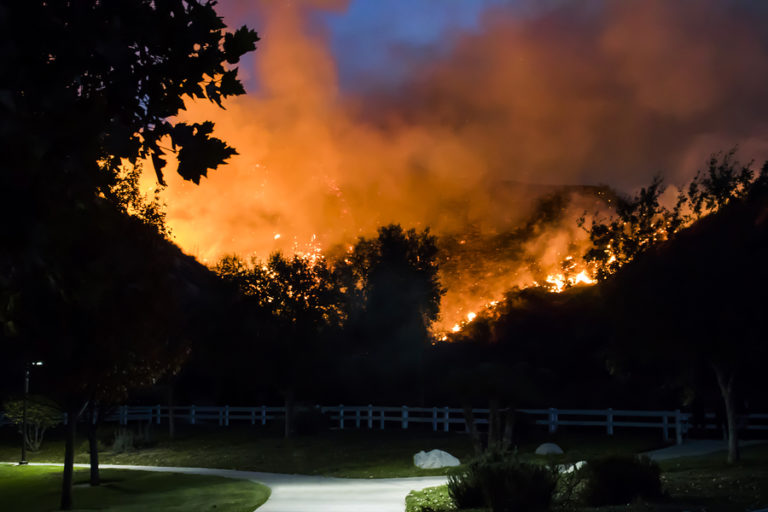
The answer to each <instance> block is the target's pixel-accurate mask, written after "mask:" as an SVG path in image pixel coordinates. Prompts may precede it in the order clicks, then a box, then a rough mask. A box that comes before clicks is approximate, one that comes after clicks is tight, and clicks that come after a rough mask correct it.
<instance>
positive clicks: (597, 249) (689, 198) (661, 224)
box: [580, 148, 768, 279]
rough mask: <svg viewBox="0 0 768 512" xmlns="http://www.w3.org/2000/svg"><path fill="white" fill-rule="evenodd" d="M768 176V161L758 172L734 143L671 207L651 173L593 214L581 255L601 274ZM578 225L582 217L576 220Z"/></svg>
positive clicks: (745, 192)
mask: <svg viewBox="0 0 768 512" xmlns="http://www.w3.org/2000/svg"><path fill="white" fill-rule="evenodd" d="M766 177H768V167H764V168H763V170H762V172H761V173H760V174H759V175H757V173H755V171H754V170H753V169H752V162H750V163H748V164H746V165H742V164H741V163H739V161H738V160H737V158H736V149H735V148H734V149H732V150H730V151H728V152H720V153H716V154H713V155H712V156H711V157H710V158H709V160H708V161H707V164H706V167H705V168H704V169H702V170H700V171H699V172H698V173H697V174H696V176H695V177H694V179H693V180H692V181H691V183H690V184H689V185H688V187H687V188H686V189H684V190H682V191H681V192H680V193H679V194H678V196H677V199H676V201H675V204H674V206H673V207H671V208H669V207H666V206H664V205H663V204H661V203H660V197H661V195H662V193H663V192H664V186H663V180H662V179H661V177H658V176H657V177H655V178H654V179H653V181H652V182H651V184H650V185H648V186H647V187H643V188H642V189H640V192H638V193H637V194H636V195H635V196H634V197H632V198H623V199H619V200H618V201H617V202H616V208H615V212H614V214H613V216H612V217H610V218H607V219H605V218H595V219H593V220H592V222H591V224H590V225H589V227H588V228H587V231H588V233H589V237H590V241H591V243H592V246H591V247H590V248H589V250H588V251H587V253H586V254H585V256H584V258H585V260H587V261H588V262H589V263H591V264H592V265H594V266H595V268H596V272H597V276H598V278H599V279H605V278H606V277H608V276H609V275H611V274H614V273H616V271H617V270H618V269H619V268H621V267H622V266H624V265H626V264H627V263H628V262H630V261H632V260H633V259H634V258H636V257H637V256H639V255H640V254H642V253H643V252H645V251H646V250H648V249H649V248H650V247H653V246H654V245H656V244H657V243H659V242H663V241H666V240H669V239H671V238H673V237H674V236H675V234H676V233H677V232H678V231H680V230H681V229H683V228H685V227H687V226H690V225H691V224H692V223H694V222H695V221H697V220H699V219H701V218H702V217H704V216H706V215H709V214H711V213H714V212H716V211H718V210H719V209H721V208H722V207H724V206H725V205H727V204H728V203H730V202H731V201H734V200H738V199H742V198H744V197H746V195H748V194H749V192H750V191H751V190H752V189H753V188H754V187H756V186H759V185H760V184H761V183H762V182H763V181H765V179H766ZM580 223H581V225H582V226H585V225H586V221H585V219H584V218H583V217H582V219H581V220H580Z"/></svg>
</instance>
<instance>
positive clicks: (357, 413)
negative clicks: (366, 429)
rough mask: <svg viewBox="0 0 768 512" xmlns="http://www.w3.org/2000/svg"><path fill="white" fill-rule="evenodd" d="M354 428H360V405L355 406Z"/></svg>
mask: <svg viewBox="0 0 768 512" xmlns="http://www.w3.org/2000/svg"><path fill="white" fill-rule="evenodd" d="M355 428H357V429H359V428H360V407H359V406H358V407H355Z"/></svg>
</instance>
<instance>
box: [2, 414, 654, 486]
mask: <svg viewBox="0 0 768 512" xmlns="http://www.w3.org/2000/svg"><path fill="white" fill-rule="evenodd" d="M113 429H114V427H112V426H109V427H106V428H105V429H104V430H105V432H104V434H105V436H106V437H109V436H110V435H111V432H112V430H113ZM656 434H657V433H655V432H654V433H650V434H649V433H648V432H645V433H641V435H639V436H637V435H626V436H620V437H619V436H617V437H614V438H610V437H607V436H605V435H604V434H602V433H600V432H591V433H588V434H574V433H570V434H569V433H567V432H563V433H558V434H557V435H556V436H554V437H550V436H548V435H547V434H546V433H545V432H541V433H538V434H537V435H536V437H535V438H532V439H530V440H529V441H527V442H525V443H523V444H522V445H520V447H519V451H520V455H521V458H523V459H525V458H529V457H533V451H534V450H535V449H536V446H538V444H540V443H541V442H544V441H548V440H551V441H554V442H557V443H558V444H560V446H562V447H563V448H564V449H565V450H566V455H565V456H563V457H561V458H559V459H558V462H567V461H571V460H573V461H576V460H582V459H584V458H586V457H588V456H590V455H592V454H597V453H607V452H616V453H637V452H640V451H644V450H650V449H653V448H658V447H661V446H663V443H661V441H660V436H658V435H656ZM156 437H157V442H156V444H155V445H154V446H151V447H148V448H143V449H140V450H135V451H128V452H124V453H112V452H111V451H110V450H109V449H106V450H105V451H103V452H101V453H100V455H99V456H100V460H101V462H102V463H105V464H137V465H152V466H182V467H208V468H224V469H241V470H250V471H267V472H274V473H289V474H290V473H293V474H305V475H326V476H338V477H350V478H387V477H407V476H427V475H442V474H445V473H446V470H445V469H438V470H422V469H419V468H416V467H415V466H414V465H413V455H414V454H415V453H417V452H418V451H420V450H432V449H435V448H437V449H441V450H445V451H447V452H449V453H451V454H453V455H455V456H456V457H458V458H459V459H460V460H465V459H466V458H468V457H470V456H471V454H472V447H471V444H470V442H469V438H468V437H467V436H466V435H465V434H461V433H448V434H445V433H442V432H437V433H433V432H432V431H430V430H417V429H412V430H408V431H399V430H398V431H395V430H393V431H380V430H370V431H369V430H365V429H363V430H345V431H338V430H336V431H329V432H324V433H322V434H318V435H315V436H303V437H296V438H294V439H290V440H285V439H283V438H282V437H281V435H280V433H279V432H278V431H277V430H276V429H269V428H261V427H255V428H251V427H243V426H232V427H229V428H219V427H197V428H184V429H183V430H182V431H181V432H179V433H178V435H177V437H176V439H175V440H173V441H170V440H168V439H167V437H166V436H165V434H164V430H162V429H160V428H158V430H157V431H156ZM17 444H18V436H17V435H16V434H15V433H13V432H12V431H11V430H10V429H6V432H5V437H0V460H3V461H14V460H17V459H18V457H19V454H18V451H19V450H18V447H17ZM78 446H81V448H83V449H81V451H80V452H79V453H78V454H77V456H76V458H75V461H76V462H82V463H87V462H88V454H87V453H85V450H84V448H85V446H84V441H81V442H79V443H78ZM63 455H64V448H63V442H62V441H61V438H60V437H59V438H56V437H55V436H50V438H49V439H46V441H45V442H44V443H43V447H42V449H41V450H40V451H39V452H36V453H31V454H29V455H28V458H29V460H30V461H32V462H61V461H62V460H63Z"/></svg>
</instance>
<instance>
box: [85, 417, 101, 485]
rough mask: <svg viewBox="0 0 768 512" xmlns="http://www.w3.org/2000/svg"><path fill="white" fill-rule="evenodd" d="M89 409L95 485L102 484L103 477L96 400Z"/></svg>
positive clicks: (90, 449)
mask: <svg viewBox="0 0 768 512" xmlns="http://www.w3.org/2000/svg"><path fill="white" fill-rule="evenodd" d="M88 409H89V414H88V451H89V452H90V462H91V486H93V487H95V486H97V485H100V484H101V478H99V442H98V439H97V438H96V432H97V430H98V428H97V427H98V424H97V422H98V416H97V414H98V406H97V405H96V403H95V402H91V406H90V407H89V408H88Z"/></svg>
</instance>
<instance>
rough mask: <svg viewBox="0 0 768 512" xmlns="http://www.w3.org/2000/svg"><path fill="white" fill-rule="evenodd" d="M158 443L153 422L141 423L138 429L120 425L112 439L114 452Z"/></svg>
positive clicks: (127, 450) (137, 448)
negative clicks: (153, 431) (153, 429)
mask: <svg viewBox="0 0 768 512" xmlns="http://www.w3.org/2000/svg"><path fill="white" fill-rule="evenodd" d="M155 444H156V442H155V437H154V434H153V433H152V422H148V423H146V424H144V425H142V424H139V426H138V427H137V429H136V430H133V429H130V428H128V427H120V428H118V429H117V430H115V437H114V440H113V441H112V451H113V452H114V453H123V452H129V451H133V450H139V449H141V448H148V447H150V446H154V445H155Z"/></svg>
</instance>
